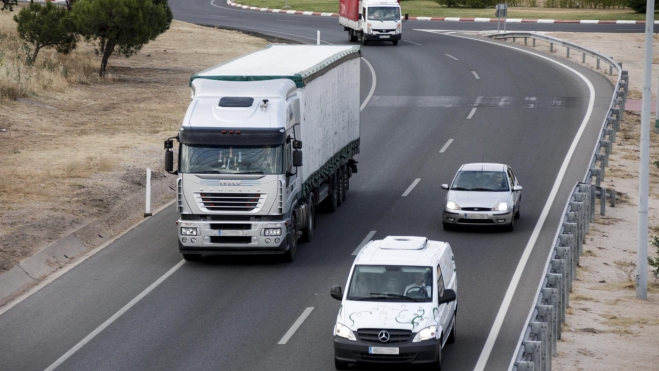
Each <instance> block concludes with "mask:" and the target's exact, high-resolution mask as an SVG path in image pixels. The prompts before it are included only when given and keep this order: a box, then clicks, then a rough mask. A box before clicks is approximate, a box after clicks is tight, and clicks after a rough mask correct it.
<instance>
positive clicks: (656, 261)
mask: <svg viewBox="0 0 659 371" xmlns="http://www.w3.org/2000/svg"><path fill="white" fill-rule="evenodd" d="M651 243H652V246H654V247H655V249H657V251H656V254H657V256H655V257H654V258H648V264H650V271H651V272H652V274H653V275H654V279H655V280H657V279H659V237H658V236H656V235H655V236H652V241H651Z"/></svg>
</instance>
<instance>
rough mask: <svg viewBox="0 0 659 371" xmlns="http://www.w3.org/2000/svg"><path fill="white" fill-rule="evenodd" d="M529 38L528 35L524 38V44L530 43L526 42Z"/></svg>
mask: <svg viewBox="0 0 659 371" xmlns="http://www.w3.org/2000/svg"><path fill="white" fill-rule="evenodd" d="M527 39H528V37H525V38H524V45H528V44H527V43H526V41H527Z"/></svg>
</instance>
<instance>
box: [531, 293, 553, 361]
mask: <svg viewBox="0 0 659 371" xmlns="http://www.w3.org/2000/svg"><path fill="white" fill-rule="evenodd" d="M536 308H537V309H538V316H539V317H542V318H543V322H541V323H542V325H543V326H542V327H543V329H544V330H545V333H546V334H547V337H546V342H547V347H546V355H547V356H546V358H545V359H544V361H545V370H551V356H552V355H553V354H554V349H552V348H554V347H553V343H554V341H555V339H554V333H553V332H552V331H551V329H552V328H553V327H554V323H555V322H556V312H554V307H553V306H552V305H537V306H536Z"/></svg>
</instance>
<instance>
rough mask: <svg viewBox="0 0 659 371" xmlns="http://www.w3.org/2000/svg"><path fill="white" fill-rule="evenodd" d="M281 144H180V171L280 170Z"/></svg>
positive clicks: (233, 172)
mask: <svg viewBox="0 0 659 371" xmlns="http://www.w3.org/2000/svg"><path fill="white" fill-rule="evenodd" d="M282 155H283V150H282V146H281V145H278V146H258V147H256V146H194V145H187V144H183V145H181V156H180V157H181V166H180V171H181V172H182V173H197V174H203V173H205V174H282V173H283V170H282V169H283V158H282Z"/></svg>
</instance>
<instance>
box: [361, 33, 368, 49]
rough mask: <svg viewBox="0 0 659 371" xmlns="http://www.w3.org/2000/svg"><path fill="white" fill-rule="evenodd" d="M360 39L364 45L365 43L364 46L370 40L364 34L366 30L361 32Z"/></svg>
mask: <svg viewBox="0 0 659 371" xmlns="http://www.w3.org/2000/svg"><path fill="white" fill-rule="evenodd" d="M359 41H361V43H362V45H364V46H365V45H366V44H367V43H368V41H367V40H366V36H365V35H364V31H362V32H361V36H360V40H359Z"/></svg>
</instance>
